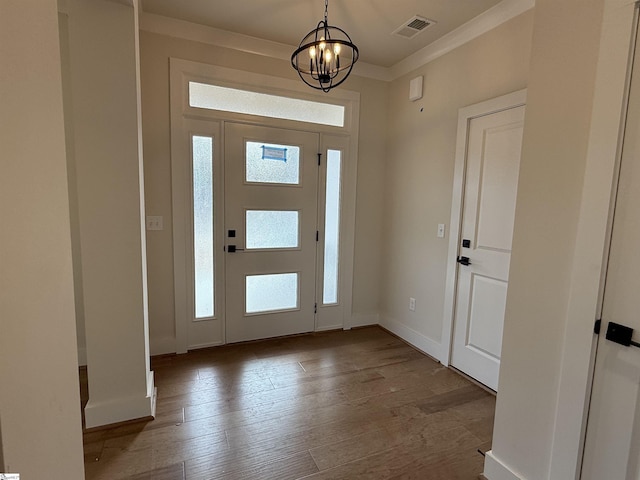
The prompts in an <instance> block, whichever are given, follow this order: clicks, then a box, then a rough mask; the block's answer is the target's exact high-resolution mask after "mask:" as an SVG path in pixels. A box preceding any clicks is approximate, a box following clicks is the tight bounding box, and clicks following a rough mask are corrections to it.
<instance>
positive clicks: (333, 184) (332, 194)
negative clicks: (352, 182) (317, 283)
mask: <svg viewBox="0 0 640 480" xmlns="http://www.w3.org/2000/svg"><path fill="white" fill-rule="evenodd" d="M341 155H342V152H340V150H329V151H328V152H327V182H326V184H327V186H326V191H325V213H324V215H325V217H324V281H323V287H322V303H323V304H325V305H327V304H335V303H338V245H339V240H340V164H341Z"/></svg>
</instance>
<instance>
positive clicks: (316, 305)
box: [313, 303, 318, 314]
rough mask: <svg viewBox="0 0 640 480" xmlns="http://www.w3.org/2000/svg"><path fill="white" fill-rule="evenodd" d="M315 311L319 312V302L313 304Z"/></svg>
mask: <svg viewBox="0 0 640 480" xmlns="http://www.w3.org/2000/svg"><path fill="white" fill-rule="evenodd" d="M313 313H314V314H315V313H318V304H317V303H314V304H313Z"/></svg>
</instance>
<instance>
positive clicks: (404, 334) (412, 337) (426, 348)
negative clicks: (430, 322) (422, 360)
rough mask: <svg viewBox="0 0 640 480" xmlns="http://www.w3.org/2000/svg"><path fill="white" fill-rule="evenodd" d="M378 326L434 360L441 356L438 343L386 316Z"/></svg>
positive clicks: (440, 346) (440, 348)
mask: <svg viewBox="0 0 640 480" xmlns="http://www.w3.org/2000/svg"><path fill="white" fill-rule="evenodd" d="M380 325H381V326H383V327H384V328H386V329H387V330H389V331H390V332H391V333H393V334H395V335H397V336H399V337H400V338H402V339H403V340H404V341H405V342H408V343H410V344H411V345H413V346H414V347H416V348H417V349H419V350H422V351H423V352H424V353H426V354H427V355H430V356H432V357H433V358H435V359H440V357H441V355H442V345H441V344H440V343H439V342H436V341H435V340H433V339H431V338H429V337H427V336H426V335H423V334H422V333H420V332H416V331H415V330H414V329H412V328H410V327H407V326H406V325H404V324H402V323H400V322H398V321H397V320H394V319H392V318H390V317H387V316H386V315H383V316H382V318H381V321H380Z"/></svg>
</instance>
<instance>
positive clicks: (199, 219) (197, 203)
mask: <svg viewBox="0 0 640 480" xmlns="http://www.w3.org/2000/svg"><path fill="white" fill-rule="evenodd" d="M192 157H193V252H194V274H195V278H194V286H195V318H196V319H199V318H208V317H213V315H214V300H213V298H214V295H213V289H214V285H213V273H214V258H213V139H212V138H211V137H198V136H194V137H193V138H192Z"/></svg>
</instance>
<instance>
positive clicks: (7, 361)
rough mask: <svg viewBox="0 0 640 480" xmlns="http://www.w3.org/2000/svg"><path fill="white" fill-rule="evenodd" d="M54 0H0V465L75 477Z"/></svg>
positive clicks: (78, 474) (78, 457)
mask: <svg viewBox="0 0 640 480" xmlns="http://www.w3.org/2000/svg"><path fill="white" fill-rule="evenodd" d="M58 45H59V43H58V13H57V3H56V1H55V0H31V1H29V2H24V1H22V0H3V1H2V2H0V62H1V64H2V73H1V74H0V146H1V153H0V170H1V173H0V219H1V222H2V228H0V265H1V267H0V292H1V294H0V295H1V296H2V299H1V302H0V379H1V383H2V385H1V387H0V421H1V423H2V432H1V433H0V434H1V435H2V439H1V441H0V445H1V448H2V450H3V451H2V455H0V459H1V460H2V462H0V471H3V472H18V473H21V474H22V478H25V479H26V478H33V479H36V478H51V477H52V476H54V477H59V478H69V479H82V478H84V468H83V456H82V435H81V420H80V395H79V385H78V370H77V355H76V335H75V316H74V299H73V279H72V262H71V240H70V236H69V201H68V196H67V169H66V158H65V146H64V130H63V128H64V126H63V112H62V85H61V79H60V77H61V73H60V52H59V48H58Z"/></svg>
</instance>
